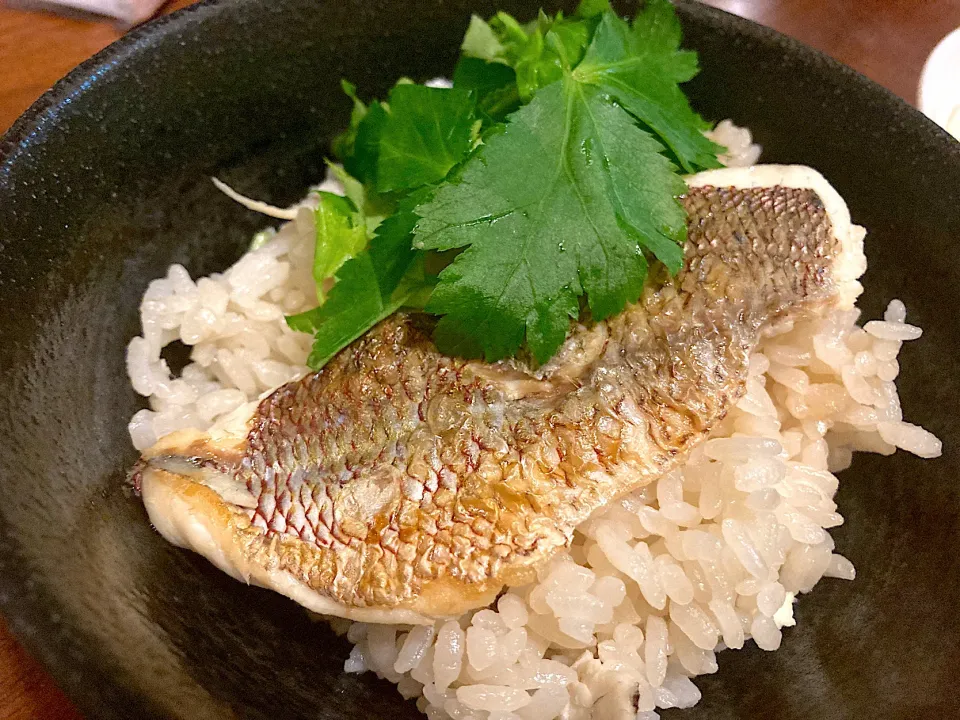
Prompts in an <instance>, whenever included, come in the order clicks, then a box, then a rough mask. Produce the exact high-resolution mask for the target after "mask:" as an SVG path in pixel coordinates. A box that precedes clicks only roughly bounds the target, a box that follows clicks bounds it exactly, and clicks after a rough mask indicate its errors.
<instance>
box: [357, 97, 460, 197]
mask: <svg viewBox="0 0 960 720" xmlns="http://www.w3.org/2000/svg"><path fill="white" fill-rule="evenodd" d="M474 106H475V100H474V97H473V95H472V94H471V93H469V92H466V91H464V90H458V89H448V88H432V87H426V86H424V85H398V86H397V87H395V88H394V89H393V91H392V92H391V93H390V101H389V108H390V109H389V114H388V117H387V119H386V121H385V123H384V124H383V127H382V131H381V135H380V143H379V154H378V157H377V177H376V188H377V191H378V192H381V193H385V192H393V191H397V190H409V189H411V188H416V187H420V186H421V185H426V184H428V183H434V182H437V181H438V180H442V179H443V178H444V177H446V175H447V173H448V172H450V169H451V168H452V167H453V166H454V165H456V164H457V163H459V162H460V161H461V160H462V159H463V157H464V156H465V155H466V154H467V152H469V151H470V148H471V146H472V140H471V128H472V127H473V123H474V121H475V119H476V118H475V116H474Z"/></svg>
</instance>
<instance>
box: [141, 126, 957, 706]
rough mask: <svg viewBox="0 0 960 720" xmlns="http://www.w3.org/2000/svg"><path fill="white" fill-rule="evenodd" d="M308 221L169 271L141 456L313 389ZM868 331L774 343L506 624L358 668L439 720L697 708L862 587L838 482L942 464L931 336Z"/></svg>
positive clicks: (738, 145)
mask: <svg viewBox="0 0 960 720" xmlns="http://www.w3.org/2000/svg"><path fill="white" fill-rule="evenodd" d="M714 139H716V140H717V141H718V142H721V143H723V144H725V145H726V146H727V147H728V155H727V157H726V158H725V159H726V161H727V163H728V164H731V165H747V164H752V163H754V162H756V160H757V157H758V156H759V148H758V147H757V146H755V145H753V144H752V143H751V140H750V134H749V132H748V131H747V130H745V129H743V128H737V127H736V126H734V125H733V124H732V123H730V122H729V121H725V122H723V123H721V124H720V125H719V126H718V127H717V129H716V130H715V131H714ZM324 189H327V190H331V189H335V187H334V185H333V184H327V186H326V187H324ZM309 208H310V201H309V198H308V200H307V201H305V202H304V205H303V206H302V207H301V208H299V209H297V208H294V209H292V210H289V211H282V213H278V214H280V215H281V216H282V217H294V219H293V220H291V221H290V222H287V223H285V224H284V225H282V226H281V227H280V228H279V230H278V231H276V232H273V231H267V232H265V233H261V234H260V235H259V236H258V237H257V239H256V241H255V249H252V250H251V251H250V252H248V253H247V254H246V255H244V256H243V257H242V258H241V259H240V260H239V261H238V262H237V263H236V264H235V265H233V266H232V267H231V268H230V269H229V270H227V271H226V272H225V273H223V274H215V275H211V276H209V277H205V278H200V279H199V280H197V281H196V282H194V281H193V280H192V279H191V278H190V277H189V275H188V274H187V272H186V270H185V269H184V268H182V267H180V266H179V265H173V266H171V267H170V270H169V272H168V274H167V277H165V278H162V279H159V280H155V281H154V282H152V283H151V284H150V286H149V288H148V290H147V292H146V294H145V295H144V299H143V303H142V305H141V317H142V322H143V335H142V336H141V337H138V338H135V339H134V340H133V341H132V342H131V343H130V346H129V349H128V358H127V363H128V371H129V374H130V379H131V382H132V383H133V386H134V388H135V389H136V390H137V392H139V393H140V394H141V395H144V396H147V397H148V398H149V404H150V409H149V410H141V411H140V412H138V413H137V414H136V415H135V416H134V417H133V419H132V420H131V422H130V433H131V437H132V439H133V442H134V444H135V445H136V446H137V448H140V449H143V448H146V447H148V446H150V445H152V444H153V442H155V440H156V439H157V438H159V437H161V436H162V435H164V434H166V433H168V432H171V431H172V430H175V429H179V428H184V427H196V428H200V429H205V428H207V427H209V426H210V425H211V424H212V423H214V422H217V421H222V420H223V419H224V418H227V417H228V416H229V415H230V413H231V412H233V411H235V410H237V409H238V408H241V406H244V405H245V404H246V403H248V402H252V401H255V400H256V399H257V398H258V397H260V396H262V395H263V394H264V393H267V392H269V391H270V390H272V389H273V388H274V387H276V386H277V385H280V384H283V383H285V382H288V381H290V380H293V379H295V378H298V377H300V376H301V375H302V374H303V373H305V372H306V371H307V369H306V367H305V361H306V357H307V354H308V352H309V348H310V342H311V338H310V337H309V336H307V335H303V334H301V333H297V332H294V331H292V330H290V329H289V328H288V327H287V326H286V323H285V322H284V320H283V315H284V314H290V313H294V312H298V311H300V310H303V309H306V308H307V307H309V306H310V305H311V304H312V303H313V302H314V301H313V298H314V297H315V295H316V287H315V285H314V282H313V280H312V278H311V276H310V267H311V264H312V263H311V259H312V253H313V243H314V228H313V219H312V212H311V211H310V209H309ZM857 232H861V233H862V229H857ZM858 316H859V311H858V310H856V309H850V310H837V311H835V312H834V313H833V314H831V315H829V316H826V317H823V318H819V319H817V320H815V321H805V322H799V323H796V324H795V325H791V324H783V323H781V324H780V325H779V326H778V327H776V328H774V329H773V330H772V331H771V332H770V333H769V336H768V337H766V338H765V339H764V340H763V342H762V343H761V346H760V347H759V349H758V351H757V352H756V353H755V355H754V356H753V357H752V359H751V364H750V374H749V379H748V381H747V392H746V394H745V396H744V397H743V398H742V399H741V400H740V402H739V403H738V404H737V406H736V407H735V408H734V409H733V410H732V411H731V412H730V413H729V415H728V416H727V418H726V419H725V420H724V421H723V423H722V424H721V425H720V426H719V427H718V428H716V430H715V431H714V433H713V434H712V436H711V438H710V439H709V440H708V441H707V442H706V443H704V444H702V445H701V446H699V447H698V448H697V449H696V450H695V451H694V452H693V453H692V455H691V456H690V457H689V459H688V460H687V462H686V464H685V465H684V466H683V467H682V468H681V469H678V470H676V471H675V472H672V473H670V474H668V475H666V476H664V477H662V478H660V479H659V480H658V481H657V482H655V483H653V484H651V485H648V486H647V487H644V488H643V489H641V490H640V491H638V492H635V493H634V494H632V495H630V496H629V497H626V498H623V499H622V500H620V501H619V502H617V503H615V504H614V505H612V506H610V507H608V508H606V509H605V510H604V511H603V512H602V513H601V514H599V515H598V516H594V517H593V518H591V519H590V520H588V521H587V522H586V523H584V524H583V525H581V526H580V527H579V528H578V530H577V532H576V533H575V536H574V540H573V544H572V546H571V547H570V548H569V550H567V551H564V552H562V553H560V554H558V555H557V556H555V557H554V558H553V559H552V560H551V561H550V562H549V564H547V565H545V566H543V567H541V568H540V569H539V572H538V575H537V582H536V583H533V584H531V585H527V586H525V587H516V588H511V589H509V590H508V591H507V592H506V593H505V594H503V595H502V596H501V597H500V598H499V599H498V601H497V603H496V605H495V607H491V608H486V609H483V610H479V611H476V612H471V613H468V614H466V615H464V616H462V617H460V618H457V619H451V620H442V621H438V622H437V623H436V624H434V625H432V626H421V627H411V626H398V625H372V624H363V623H349V622H346V621H336V622H334V626H335V628H337V629H338V630H340V631H345V632H346V634H347V637H348V638H349V640H350V641H351V642H352V643H353V644H354V647H353V650H352V652H351V653H350V657H349V658H348V659H347V660H346V663H345V666H344V669H345V670H346V671H347V672H354V673H360V672H367V671H371V672H374V673H376V674H377V675H378V676H379V677H382V678H386V679H387V680H389V681H390V682H393V683H395V684H396V685H397V688H398V690H399V691H400V693H401V694H402V695H403V696H404V697H405V698H416V702H417V707H418V708H420V710H421V711H423V712H424V713H425V714H426V715H427V717H428V718H430V719H431V720H440V719H441V718H444V719H446V718H453V719H454V720H550V719H551V718H564V719H565V720H579V719H581V718H584V719H585V718H598V719H600V718H602V719H603V720H608V719H609V720H617V719H621V718H622V719H623V720H627V719H633V718H636V720H652V719H653V718H657V717H659V715H658V714H657V712H656V710H657V709H663V708H671V707H679V708H687V707H691V706H693V705H694V704H696V703H697V701H698V700H699V699H700V692H699V690H698V689H697V687H696V685H695V684H694V683H693V682H692V680H691V679H692V678H694V677H696V676H697V675H702V674H705V673H712V672H715V671H716V669H717V662H716V653H717V652H719V651H720V650H723V649H726V648H732V649H738V648H742V647H743V646H744V644H745V643H747V642H749V641H751V640H752V641H753V642H754V643H756V645H757V646H759V647H760V648H762V649H764V650H776V649H777V648H778V647H779V646H780V643H781V640H782V628H783V627H785V626H790V625H793V613H792V605H793V602H794V599H795V597H796V596H797V595H799V594H802V593H807V592H810V591H811V590H812V589H813V587H814V586H815V585H816V583H817V582H818V581H819V580H820V579H821V578H823V577H831V578H841V579H845V580H852V579H853V578H854V576H855V571H854V567H853V565H852V564H851V562H850V561H849V560H848V559H846V558H845V557H843V556H842V555H840V554H838V553H836V552H834V543H833V540H832V539H831V537H830V534H829V532H828V530H829V529H830V528H833V527H836V526H838V525H840V524H841V523H842V522H843V518H842V517H841V516H840V515H839V514H838V512H837V506H836V503H834V501H833V496H834V494H835V493H836V491H837V487H838V480H837V478H836V476H835V475H834V473H836V472H838V471H839V470H842V469H844V468H846V467H847V466H848V465H849V464H850V461H851V456H852V453H853V452H854V451H857V450H862V451H869V452H878V453H882V454H891V453H893V452H894V451H895V450H896V449H897V448H903V449H905V450H908V451H910V452H913V453H915V454H917V455H920V456H921V457H935V456H936V455H939V453H940V442H939V441H938V440H937V439H936V438H935V437H934V436H932V435H931V434H930V433H928V432H927V431H925V430H923V429H922V428H919V427H917V426H915V425H911V424H909V423H905V422H904V421H903V418H902V414H901V410H900V401H899V397H898V394H897V389H896V385H895V383H894V381H895V379H896V377H897V374H898V372H899V365H898V364H897V355H898V353H899V350H900V347H901V345H902V344H903V342H905V341H908V340H914V339H916V338H918V337H920V332H921V331H920V329H919V328H917V327H914V326H912V325H909V324H907V323H906V311H905V308H904V306H903V304H902V303H900V302H899V301H896V300H894V301H893V302H891V303H890V305H889V306H888V308H887V311H886V313H885V315H884V318H883V319H882V320H871V321H870V322H867V323H866V324H865V325H864V326H863V327H859V326H858V325H857V320H858ZM177 339H179V340H181V341H182V342H184V343H185V344H187V345H190V346H192V348H193V350H192V355H191V359H192V362H191V364H190V365H188V366H187V367H186V368H185V369H184V370H183V372H182V374H181V376H180V377H177V378H175V377H173V376H172V375H171V373H170V372H169V369H168V368H167V366H166V364H165V363H164V361H163V360H162V359H161V357H160V352H161V349H162V348H163V346H164V345H166V344H167V343H169V342H172V341H173V340H177Z"/></svg>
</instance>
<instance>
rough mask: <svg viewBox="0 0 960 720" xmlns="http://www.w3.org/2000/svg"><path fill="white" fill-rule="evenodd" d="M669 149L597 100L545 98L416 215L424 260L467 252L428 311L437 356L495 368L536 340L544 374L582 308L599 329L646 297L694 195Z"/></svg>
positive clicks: (574, 85) (555, 90)
mask: <svg viewBox="0 0 960 720" xmlns="http://www.w3.org/2000/svg"><path fill="white" fill-rule="evenodd" d="M661 149H662V146H661V145H660V144H659V143H658V142H657V141H656V140H655V139H654V138H653V137H651V136H650V135H649V134H648V133H646V132H644V131H643V130H641V129H640V128H639V127H638V126H637V125H636V123H635V122H634V120H633V118H631V116H630V115H629V114H628V113H627V112H625V111H624V110H623V109H622V108H620V107H618V106H617V105H615V104H614V103H611V102H610V101H609V98H607V97H606V95H605V94H604V93H602V92H601V91H600V90H599V89H597V88H595V87H590V86H585V85H582V84H580V83H578V82H576V81H574V80H573V79H572V78H570V77H566V78H564V79H563V80H561V81H558V82H556V83H554V84H552V85H550V86H548V87H546V88H543V89H542V90H540V91H538V92H537V93H536V95H535V97H534V98H533V100H532V101H531V102H530V103H529V104H527V105H525V106H524V107H522V108H521V109H520V110H518V111H517V112H516V113H514V114H513V115H512V116H511V117H510V118H509V121H508V123H507V124H506V127H505V129H504V130H503V132H501V133H499V134H495V135H493V136H491V137H489V138H488V139H487V140H486V141H485V143H484V145H483V146H482V147H481V148H480V149H479V150H478V152H477V154H476V155H475V156H474V157H473V158H471V160H470V162H468V163H466V164H465V165H464V167H463V169H462V172H460V173H459V174H458V176H457V177H456V178H454V180H453V181H452V182H450V183H445V184H443V185H441V186H440V187H439V188H438V189H437V190H436V191H435V192H434V195H433V197H432V198H431V199H430V200H428V201H426V202H425V203H423V204H421V205H419V206H418V207H417V208H416V214H417V215H419V216H420V218H421V219H420V220H419V221H418V222H417V224H416V227H415V228H414V246H415V247H417V248H420V249H433V250H449V249H451V248H466V249H465V250H464V251H463V252H462V253H461V254H460V255H459V256H458V257H457V258H456V260H455V261H454V262H453V263H452V264H451V265H450V266H449V267H447V268H446V269H445V270H444V271H443V272H442V273H441V274H440V283H439V285H438V286H437V288H436V290H435V291H434V293H433V296H432V298H431V300H430V302H429V303H428V305H427V310H428V311H430V312H435V313H438V314H441V315H442V316H443V317H442V318H441V319H440V321H439V324H438V326H437V331H436V339H437V342H438V345H439V347H440V348H441V349H442V350H444V351H445V352H458V353H469V354H476V351H478V350H479V351H482V353H483V355H484V356H485V357H486V358H487V359H488V360H497V359H500V358H504V357H508V356H511V355H514V354H515V353H516V352H517V351H518V350H519V348H520V346H521V344H522V343H523V342H524V340H526V343H527V345H528V346H529V348H530V350H531V351H532V353H533V355H534V357H535V358H536V359H537V360H538V361H539V362H545V361H546V360H547V359H549V358H550V357H551V356H552V355H553V353H554V352H555V351H556V349H557V348H558V347H559V345H560V344H561V343H562V342H563V340H564V338H565V337H566V334H567V331H568V329H569V323H570V319H571V318H575V317H576V316H577V314H578V310H579V303H578V298H579V296H581V295H586V298H587V302H588V305H589V308H590V311H591V313H592V314H593V317H594V318H595V319H597V320H602V319H603V318H606V317H608V316H610V315H612V314H614V313H616V312H619V311H620V310H622V309H623V307H624V306H625V304H626V303H628V302H632V301H635V300H636V299H637V298H638V297H639V295H640V292H641V290H642V288H643V281H644V278H645V275H646V268H647V263H646V260H645V258H644V250H648V251H650V252H651V253H652V254H653V255H655V256H657V257H658V258H660V259H662V260H664V261H665V262H667V263H668V264H670V265H671V266H673V267H676V266H677V265H678V259H679V257H680V254H681V251H680V246H679V243H680V242H681V241H682V239H683V236H684V232H685V224H684V222H685V215H684V212H683V208H682V207H681V206H680V204H679V202H678V201H677V200H676V196H677V195H679V194H681V193H682V192H683V190H684V188H685V186H684V184H683V181H682V180H681V179H680V177H679V176H678V175H677V174H676V172H675V168H674V167H673V165H672V164H671V163H670V162H669V161H668V160H667V159H666V158H665V157H664V156H663V155H661V154H660V150H661Z"/></svg>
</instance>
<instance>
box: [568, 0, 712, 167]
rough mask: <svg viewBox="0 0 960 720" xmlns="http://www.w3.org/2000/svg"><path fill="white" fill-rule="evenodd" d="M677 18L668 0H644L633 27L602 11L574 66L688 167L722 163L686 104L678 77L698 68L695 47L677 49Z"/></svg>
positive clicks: (690, 74) (582, 77)
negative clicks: (586, 44)
mask: <svg viewBox="0 0 960 720" xmlns="http://www.w3.org/2000/svg"><path fill="white" fill-rule="evenodd" d="M679 48H680V23H679V21H678V20H677V18H676V15H675V14H674V11H673V7H672V6H671V5H670V3H669V1H668V0H647V2H646V4H645V9H644V10H643V11H642V12H641V13H640V14H639V15H637V18H636V19H635V20H634V23H633V27H631V26H630V25H629V24H628V23H626V22H625V21H623V20H621V19H620V18H618V17H617V16H616V15H614V14H613V13H610V12H608V13H604V15H603V16H602V18H601V20H600V24H599V25H598V26H597V29H596V32H595V33H594V35H593V40H592V41H591V43H590V46H589V47H588V48H587V51H586V55H585V56H584V58H583V62H582V63H580V65H579V66H578V67H577V69H576V70H575V71H574V74H575V76H576V77H577V79H578V80H579V81H580V82H584V83H589V84H593V85H596V86H597V87H599V88H602V89H603V90H604V91H605V92H608V93H609V94H610V95H612V96H613V97H615V98H616V99H617V101H618V102H619V103H620V104H621V105H623V107H624V108H625V109H626V110H627V111H629V112H630V113H631V114H632V115H634V116H635V117H637V118H638V119H639V120H640V121H642V122H643V123H644V124H646V125H647V126H648V127H650V129H651V130H653V132H654V133H656V134H657V135H658V136H659V137H660V138H661V139H662V140H663V142H664V143H665V144H666V145H667V147H668V148H670V150H671V151H672V153H673V154H674V156H675V157H676V158H677V160H678V161H679V162H680V164H681V165H682V166H683V168H684V169H685V170H687V171H688V172H695V171H697V170H702V169H706V168H715V167H720V162H719V161H718V160H717V154H718V153H720V152H722V150H723V148H721V147H720V146H719V145H716V144H715V143H713V142H712V141H711V140H708V139H707V138H706V137H705V136H704V135H703V132H702V131H703V130H705V129H707V128H708V127H709V125H708V124H707V123H705V122H704V120H703V119H702V118H701V117H700V116H699V115H697V114H696V113H695V112H694V111H693V109H692V108H691V107H690V103H689V101H688V100H687V98H686V96H685V95H684V94H683V91H682V90H681V89H680V87H679V86H678V83H682V82H686V81H687V80H689V79H690V78H692V77H693V76H694V75H696V73H697V58H696V53H692V52H687V51H684V50H680V49H679Z"/></svg>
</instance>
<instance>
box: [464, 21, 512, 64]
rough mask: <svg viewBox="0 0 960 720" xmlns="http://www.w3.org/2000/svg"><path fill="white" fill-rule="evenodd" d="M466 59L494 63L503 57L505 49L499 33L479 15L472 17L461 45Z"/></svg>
mask: <svg viewBox="0 0 960 720" xmlns="http://www.w3.org/2000/svg"><path fill="white" fill-rule="evenodd" d="M460 49H461V50H462V51H463V55H464V56H465V57H471V58H478V59H480V60H488V61H494V60H499V59H500V58H502V57H503V52H504V47H503V44H502V43H501V42H500V39H499V38H498V37H497V33H495V32H494V30H493V28H491V27H490V25H489V24H488V23H487V21H486V20H484V19H483V18H481V17H480V16H479V15H472V16H471V17H470V25H469V26H468V27H467V32H466V34H465V35H464V36H463V43H462V44H461V45H460Z"/></svg>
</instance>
